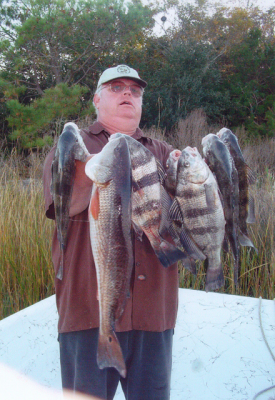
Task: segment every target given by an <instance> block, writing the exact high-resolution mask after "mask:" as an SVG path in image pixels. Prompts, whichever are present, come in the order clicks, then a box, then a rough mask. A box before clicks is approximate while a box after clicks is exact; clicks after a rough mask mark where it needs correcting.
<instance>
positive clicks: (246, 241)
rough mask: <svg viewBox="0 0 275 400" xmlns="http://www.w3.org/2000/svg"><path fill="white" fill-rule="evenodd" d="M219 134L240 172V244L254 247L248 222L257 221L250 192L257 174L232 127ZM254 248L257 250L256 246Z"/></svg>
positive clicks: (222, 130) (223, 129)
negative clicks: (250, 165)
mask: <svg viewBox="0 0 275 400" xmlns="http://www.w3.org/2000/svg"><path fill="white" fill-rule="evenodd" d="M217 136H218V137H219V138H220V139H221V141H222V142H223V143H224V144H225V145H226V146H227V148H228V150H229V152H230V154H231V156H232V158H233V160H234V164H235V167H236V169H237V172H238V179H239V221H240V232H239V241H240V244H241V245H242V246H249V247H254V244H253V243H252V241H251V239H250V238H249V235H248V229H247V223H253V222H255V207H254V199H253V197H252V196H250V194H249V185H250V184H254V183H255V181H256V176H255V174H254V172H253V171H252V170H251V168H250V167H249V166H248V165H247V164H246V162H245V160H244V157H243V154H242V151H241V149H240V146H239V143H238V139H237V137H236V136H235V135H234V133H233V132H232V131H231V130H230V129H227V128H222V129H221V130H220V131H219V132H218V133H217ZM254 249H255V251H256V252H257V249H256V248H255V247H254Z"/></svg>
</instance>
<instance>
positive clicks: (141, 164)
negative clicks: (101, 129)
mask: <svg viewBox="0 0 275 400" xmlns="http://www.w3.org/2000/svg"><path fill="white" fill-rule="evenodd" d="M121 136H123V137H125V139H126V141H127V143H128V146H129V151H130V157H131V170H132V224H133V227H134V230H135V232H136V234H137V238H138V239H139V240H142V235H143V233H144V234H145V235H146V236H147V238H148V240H149V241H150V244H151V246H152V248H153V250H154V252H155V254H156V256H157V257H158V259H159V261H160V262H161V264H162V265H163V266H164V267H166V268H167V267H169V266H170V265H172V264H174V263H175V262H177V261H178V260H183V264H184V266H185V267H186V268H187V269H188V268H191V265H190V261H189V259H188V257H187V256H186V254H185V253H184V252H182V251H181V250H180V249H178V248H177V247H176V246H175V245H174V244H172V243H170V242H168V241H167V240H165V239H164V238H163V236H162V235H164V233H165V232H166V231H167V232H168V225H169V222H168V213H169V209H170V206H171V203H172V200H171V198H170V196H169V194H168V193H167V192H166V190H165V189H164V186H163V182H164V179H165V171H164V168H163V166H162V164H161V163H160V161H159V160H158V159H157V158H156V157H155V156H154V155H153V153H152V152H151V151H150V150H148V149H147V148H146V147H145V146H143V144H142V143H140V142H138V141H137V140H135V139H134V138H132V137H131V136H129V135H123V134H122V133H115V134H113V135H111V138H110V140H114V139H115V138H117V137H121Z"/></svg>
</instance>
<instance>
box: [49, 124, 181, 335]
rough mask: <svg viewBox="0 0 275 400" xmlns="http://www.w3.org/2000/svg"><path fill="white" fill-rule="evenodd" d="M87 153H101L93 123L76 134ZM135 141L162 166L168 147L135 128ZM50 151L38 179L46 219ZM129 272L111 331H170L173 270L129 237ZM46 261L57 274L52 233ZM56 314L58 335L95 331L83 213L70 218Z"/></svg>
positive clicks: (100, 135)
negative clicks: (125, 297)
mask: <svg viewBox="0 0 275 400" xmlns="http://www.w3.org/2000/svg"><path fill="white" fill-rule="evenodd" d="M82 136H83V139H84V142H85V144H86V146H87V149H88V151H89V152H90V153H91V154H96V153H98V152H100V151H101V149H102V148H103V146H104V145H105V144H106V143H107V141H108V138H109V136H110V135H109V134H108V133H107V132H106V131H104V129H103V127H102V125H101V124H100V123H98V122H96V123H94V124H93V125H91V126H90V127H89V128H87V129H84V130H83V131H82ZM133 137H134V138H135V139H137V140H139V141H140V142H141V143H142V144H143V145H144V146H145V147H146V148H148V149H149V150H151V152H152V153H153V154H154V155H155V156H156V157H157V158H159V160H160V161H161V162H162V164H163V165H164V166H165V163H166V160H167V158H168V155H169V153H170V152H171V151H172V147H171V146H169V145H168V144H167V143H165V142H160V141H158V140H155V139H150V138H146V137H145V136H143V134H142V132H141V130H140V129H137V131H136V133H135V135H134V136H133ZM54 152H55V148H53V149H52V150H51V151H50V153H49V154H48V156H47V158H46V160H45V165H44V174H43V184H44V195H45V208H46V216H47V217H48V218H52V219H54V206H53V200H52V196H51V193H50V183H51V164H52V160H53V157H54ZM133 245H134V272H133V279H132V287H131V293H130V298H129V299H128V300H127V303H126V307H125V311H124V313H123V315H122V317H121V318H120V319H119V321H117V323H116V331H118V332H119V331H128V330H132V329H136V330H145V331H155V332H161V331H164V330H166V329H171V328H174V326H175V321H176V314H177V305H178V270H177V265H172V266H170V267H169V268H164V267H163V266H162V265H161V264H160V262H159V261H158V258H157V257H156V255H155V253H154V251H153V249H152V247H151V245H150V243H149V241H148V239H147V237H146V236H145V235H143V239H142V242H141V241H139V240H137V239H136V238H134V241H133ZM52 259H53V264H54V268H55V272H57V268H58V265H59V262H60V250H59V243H58V240H57V234H56V229H55V232H54V236H53V242H52ZM55 287H56V301H57V309H58V313H59V322H58V331H59V332H60V333H61V332H70V331H79V330H84V329H90V328H95V327H98V326H99V312H98V300H97V283H96V272H95V264H94V259H93V255H92V250H91V243H90V232H89V222H88V211H87V209H86V210H84V211H83V212H81V213H80V214H78V215H76V216H75V217H73V218H71V221H70V224H69V232H68V241H67V246H66V250H65V257H64V276H63V280H62V281H60V280H59V279H56V280H55Z"/></svg>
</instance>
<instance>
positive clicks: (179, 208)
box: [170, 147, 225, 291]
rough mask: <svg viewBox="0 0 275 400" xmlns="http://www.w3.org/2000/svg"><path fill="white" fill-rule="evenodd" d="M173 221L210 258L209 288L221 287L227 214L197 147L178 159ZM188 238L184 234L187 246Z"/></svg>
mask: <svg viewBox="0 0 275 400" xmlns="http://www.w3.org/2000/svg"><path fill="white" fill-rule="evenodd" d="M192 210H193V211H194V212H192ZM170 218H171V219H172V220H175V221H179V222H180V223H181V224H182V226H183V228H184V229H185V230H186V232H187V234H188V235H190V237H191V239H192V240H193V241H194V242H195V244H196V245H197V246H198V247H199V249H200V250H201V251H202V252H203V254H204V255H205V256H206V257H207V259H208V266H207V271H206V285H205V289H206V290H207V291H208V290H215V289H218V288H219V287H221V286H222V285H223V284H224V277H223V270H222V266H221V254H220V253H221V246H222V242H223V238H224V232H225V219H224V213H223V208H222V204H221V201H220V198H219V194H218V186H217V183H216V180H215V178H214V176H213V174H212V172H211V171H210V169H209V168H208V166H207V165H206V164H205V162H204V161H203V160H202V158H201V156H200V154H199V153H198V151H197V149H196V148H189V147H187V148H186V149H185V150H183V151H182V155H181V156H180V158H179V160H178V169H177V187H176V192H175V199H174V202H173V204H172V207H171V210H170ZM185 239H186V237H185V235H181V240H182V243H183V245H185Z"/></svg>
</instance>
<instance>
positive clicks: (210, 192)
mask: <svg viewBox="0 0 275 400" xmlns="http://www.w3.org/2000/svg"><path fill="white" fill-rule="evenodd" d="M204 189H205V197H206V204H207V207H208V208H209V210H210V211H211V210H213V209H215V208H216V194H215V191H214V187H213V184H212V183H210V184H208V183H205V184H204Z"/></svg>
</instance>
